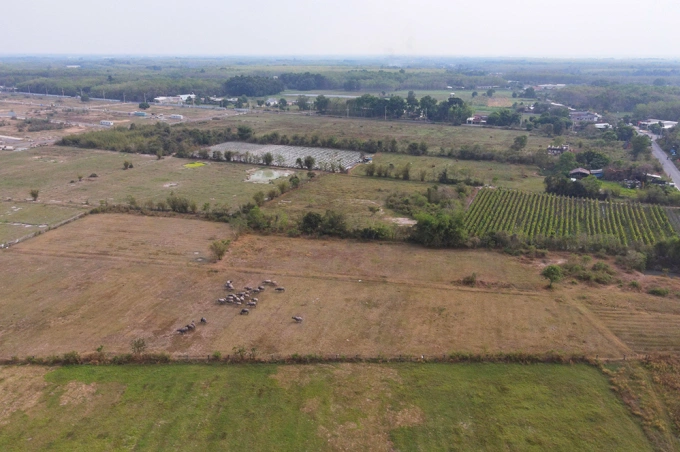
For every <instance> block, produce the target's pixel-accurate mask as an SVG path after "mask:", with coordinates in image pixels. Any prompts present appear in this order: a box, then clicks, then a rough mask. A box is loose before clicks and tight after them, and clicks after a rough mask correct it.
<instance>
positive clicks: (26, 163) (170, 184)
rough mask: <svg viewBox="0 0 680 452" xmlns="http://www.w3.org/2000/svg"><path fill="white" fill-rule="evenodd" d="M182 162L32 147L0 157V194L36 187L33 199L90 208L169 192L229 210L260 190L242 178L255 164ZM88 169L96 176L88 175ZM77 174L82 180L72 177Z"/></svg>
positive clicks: (25, 193) (22, 194)
mask: <svg viewBox="0 0 680 452" xmlns="http://www.w3.org/2000/svg"><path fill="white" fill-rule="evenodd" d="M125 160H129V161H130V162H132V163H133V168H132V169H128V170H123V162H124V161H125ZM187 163H191V161H187V160H183V159H176V158H173V157H166V158H163V159H162V160H157V159H156V157H155V156H153V157H152V156H148V155H140V154H121V153H117V152H111V151H98V150H91V149H74V148H66V147H59V146H55V147H46V148H36V149H31V150H28V151H24V152H14V153H11V154H10V153H8V154H3V155H2V156H0V196H1V197H2V199H5V198H8V197H9V198H12V199H20V200H25V199H26V198H29V192H30V190H31V189H34V188H35V189H39V190H40V195H39V198H38V202H46V203H53V202H58V203H61V204H63V205H65V206H71V207H80V208H83V207H87V206H85V205H84V204H85V203H86V202H87V203H89V206H90V207H96V206H98V205H99V203H100V201H106V202H108V203H125V202H126V199H127V197H128V196H133V197H134V198H135V199H136V200H137V202H138V203H139V204H142V203H144V201H147V200H152V201H155V202H156V201H160V200H165V199H166V198H167V197H168V195H170V192H174V193H175V194H176V195H179V196H185V197H187V198H189V199H190V200H193V201H195V202H196V203H197V204H198V206H199V207H201V206H202V205H203V204H204V203H206V202H209V203H210V204H212V205H215V204H226V205H228V206H229V207H231V208H235V207H238V206H239V205H241V204H243V203H245V202H248V201H250V200H252V196H253V195H254V194H255V193H256V192H258V191H260V190H262V185H261V184H253V183H246V182H243V181H244V180H245V179H246V177H247V171H248V170H250V169H253V168H256V167H257V166H256V165H245V164H237V163H226V162H210V163H208V162H206V164H205V165H204V166H199V167H191V168H186V167H184V165H185V164H187ZM93 173H94V174H97V176H98V177H96V178H90V177H88V176H90V175H91V174H93ZM79 175H80V176H83V179H82V181H78V176H79ZM71 181H73V183H71ZM3 204H4V203H3ZM50 209H52V207H50ZM0 210H1V209H0ZM1 213H2V212H1V211H0V214H1ZM2 221H3V217H2V216H0V222H2Z"/></svg>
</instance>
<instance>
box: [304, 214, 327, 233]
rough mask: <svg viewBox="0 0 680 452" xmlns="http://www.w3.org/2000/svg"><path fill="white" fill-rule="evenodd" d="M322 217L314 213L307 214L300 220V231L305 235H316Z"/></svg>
mask: <svg viewBox="0 0 680 452" xmlns="http://www.w3.org/2000/svg"><path fill="white" fill-rule="evenodd" d="M322 222H323V217H322V216H321V215H320V214H318V213H316V212H307V213H306V214H305V215H304V216H303V217H302V219H301V220H300V231H302V232H303V233H305V234H310V235H311V234H316V233H317V232H318V231H319V228H320V227H321V223H322Z"/></svg>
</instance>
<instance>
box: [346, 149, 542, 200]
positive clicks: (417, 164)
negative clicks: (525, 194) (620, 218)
mask: <svg viewBox="0 0 680 452" xmlns="http://www.w3.org/2000/svg"><path fill="white" fill-rule="evenodd" d="M373 163H375V164H376V165H386V166H388V165H390V164H392V165H394V167H395V168H401V167H404V166H405V165H406V164H410V165H411V173H410V174H411V180H420V172H421V171H425V181H426V182H435V183H436V182H437V181H438V179H439V175H440V174H441V172H442V170H444V169H445V168H446V169H447V170H448V176H449V178H462V179H464V178H466V177H471V178H472V179H476V180H479V181H482V182H484V183H485V184H487V185H493V186H497V187H503V188H514V189H517V190H526V191H537V192H542V191H544V189H545V188H544V186H543V176H540V175H539V174H538V173H537V171H538V168H536V167H535V166H530V165H508V164H507V163H498V162H481V161H473V160H457V159H452V158H446V157H428V156H419V157H414V156H412V155H406V154H391V153H382V152H379V153H377V154H375V155H373ZM352 174H357V175H364V174H366V167H365V166H364V165H359V166H357V167H356V168H355V169H353V170H352Z"/></svg>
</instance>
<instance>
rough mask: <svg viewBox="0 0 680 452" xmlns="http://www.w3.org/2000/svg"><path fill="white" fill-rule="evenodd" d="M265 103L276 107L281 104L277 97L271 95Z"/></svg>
mask: <svg viewBox="0 0 680 452" xmlns="http://www.w3.org/2000/svg"><path fill="white" fill-rule="evenodd" d="M264 104H265V105H266V106H267V107H276V106H277V105H279V101H278V100H276V99H274V98H273V97H270V98H269V99H267V100H266V101H265V102H264Z"/></svg>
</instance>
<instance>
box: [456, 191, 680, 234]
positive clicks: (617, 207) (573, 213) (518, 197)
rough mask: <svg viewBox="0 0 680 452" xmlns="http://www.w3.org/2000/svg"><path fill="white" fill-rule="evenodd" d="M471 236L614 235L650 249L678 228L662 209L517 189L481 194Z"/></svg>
mask: <svg viewBox="0 0 680 452" xmlns="http://www.w3.org/2000/svg"><path fill="white" fill-rule="evenodd" d="M465 226H466V228H467V230H468V232H469V233H470V234H471V235H475V236H477V237H482V236H484V234H486V233H489V232H499V231H505V232H508V233H510V234H518V235H521V236H524V237H526V238H528V239H533V238H536V237H574V236H578V235H587V236H609V237H613V238H615V240H617V241H618V242H619V243H621V244H623V245H626V246H627V245H629V244H633V243H643V244H646V245H651V244H654V243H656V242H658V241H659V240H663V239H665V238H667V237H670V236H673V235H674V234H675V230H674V229H673V226H672V225H671V222H670V221H669V218H668V215H667V214H666V211H665V210H664V209H663V208H662V207H659V206H652V205H641V204H632V203H618V202H602V201H597V200H593V199H579V198H569V197H565V196H556V195H552V194H545V193H525V192H521V191H516V190H501V189H484V190H481V191H480V192H479V193H478V194H477V197H476V198H475V200H474V202H473V203H472V205H471V206H470V209H469V210H468V212H467V214H466V216H465Z"/></svg>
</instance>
